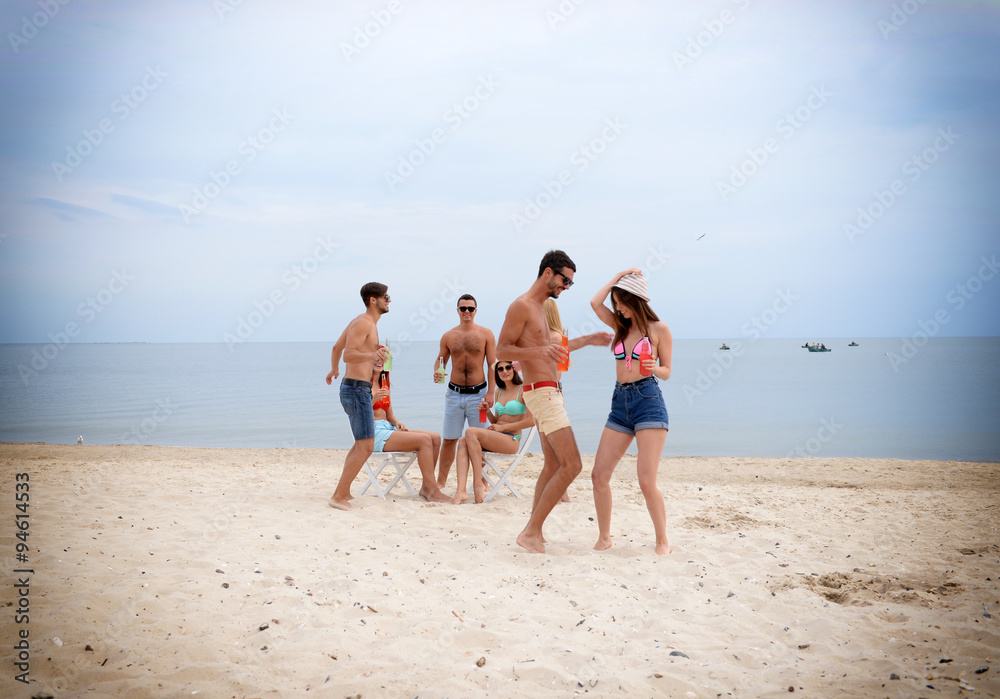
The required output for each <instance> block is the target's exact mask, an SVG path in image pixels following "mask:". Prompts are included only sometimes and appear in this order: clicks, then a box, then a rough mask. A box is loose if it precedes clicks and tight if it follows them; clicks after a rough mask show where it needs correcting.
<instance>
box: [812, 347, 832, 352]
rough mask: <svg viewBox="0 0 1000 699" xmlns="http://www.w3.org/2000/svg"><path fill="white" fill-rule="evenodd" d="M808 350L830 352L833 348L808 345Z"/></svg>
mask: <svg viewBox="0 0 1000 699" xmlns="http://www.w3.org/2000/svg"><path fill="white" fill-rule="evenodd" d="M809 351H810V352H832V351H833V350H832V349H830V348H829V347H810V348H809Z"/></svg>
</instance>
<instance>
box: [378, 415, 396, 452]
mask: <svg viewBox="0 0 1000 699" xmlns="http://www.w3.org/2000/svg"><path fill="white" fill-rule="evenodd" d="M395 431H396V428H395V427H393V426H392V423H391V422H389V421H388V420H376V421H375V451H377V452H381V451H382V450H383V449H384V448H385V443H386V442H387V441H389V437H391V436H392V433H393V432H395Z"/></svg>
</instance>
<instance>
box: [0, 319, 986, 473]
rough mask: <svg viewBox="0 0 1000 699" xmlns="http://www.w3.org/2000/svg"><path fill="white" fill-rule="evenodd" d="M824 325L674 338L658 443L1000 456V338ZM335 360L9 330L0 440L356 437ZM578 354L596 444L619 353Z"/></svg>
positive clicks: (346, 441)
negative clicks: (811, 344)
mask: <svg viewBox="0 0 1000 699" xmlns="http://www.w3.org/2000/svg"><path fill="white" fill-rule="evenodd" d="M390 339H391V338H390ZM820 340H821V341H823V342H825V343H826V346H827V347H830V348H832V349H833V351H832V352H827V353H811V352H808V351H806V350H805V349H802V348H801V345H802V341H797V340H789V339H760V340H757V341H753V342H742V343H735V342H731V344H732V346H733V349H732V350H731V351H729V352H723V351H720V350H719V349H718V348H719V344H720V341H719V340H676V341H675V347H674V358H673V375H672V377H671V379H670V380H669V381H666V382H661V387H662V389H663V392H664V397H665V399H666V403H667V410H668V412H669V415H670V428H671V429H670V434H669V435H668V437H667V441H666V444H665V446H664V451H663V453H664V455H665V456H746V457H784V456H817V457H844V456H851V457H874V458H879V457H887V458H903V459H937V460H962V461H1000V428H998V423H1000V421H998V417H1000V391H998V388H1000V364H998V361H997V359H998V356H1000V339H998V338H933V339H930V340H929V341H927V342H926V343H925V344H924V345H922V346H920V347H917V346H915V345H913V344H907V343H905V342H904V341H903V340H900V339H888V338H874V339H873V338H863V339H859V340H858V342H859V344H860V346H859V347H848V346H847V345H848V342H849V340H847V339H822V338H820ZM396 344H397V343H394V345H393V351H394V355H395V357H394V365H393V372H392V380H393V404H394V407H395V410H396V414H397V416H398V417H399V418H400V419H401V420H402V421H403V422H405V423H406V424H407V425H408V426H409V427H411V428H415V429H426V430H434V431H440V429H441V421H442V416H443V407H444V395H443V394H444V391H445V390H447V389H445V388H444V387H443V386H441V385H438V384H434V383H433V382H432V380H431V374H432V370H433V364H434V357H435V356H436V353H437V343H436V342H413V343H411V344H409V345H407V346H405V347H398V346H396ZM329 362H330V343H247V344H243V345H237V346H234V347H233V348H232V351H230V349H229V348H228V347H227V346H226V345H225V344H69V345H65V346H63V347H61V348H59V347H56V346H55V345H0V440H2V441H8V442H50V443H60V444H68V443H74V442H76V440H77V437H78V436H83V438H84V441H85V442H86V443H89V444H122V443H127V444H158V445H166V446H195V447H262V448H337V449H343V448H347V447H349V446H350V445H351V444H352V438H351V434H350V429H349V426H348V423H347V418H346V416H345V415H344V413H343V410H342V409H341V407H340V401H339V398H338V382H336V381H335V382H334V384H333V385H332V386H328V385H327V384H326V382H325V377H326V373H327V372H328V371H329ZM573 362H574V367H573V368H572V369H570V371H569V372H567V373H566V374H565V375H564V377H563V383H564V390H565V394H566V405H567V410H568V412H569V415H570V419H571V421H572V423H573V426H574V432H575V434H576V438H577V442H578V444H579V446H580V450H581V452H583V453H588V454H593V453H595V452H596V450H597V445H598V442H599V440H600V435H601V431H602V429H603V426H604V422H605V420H606V418H607V413H608V410H609V407H610V401H611V391H612V387H613V385H614V360H613V358H612V357H611V354H610V351H609V350H608V349H606V348H596V347H588V348H584V349H582V350H580V351H578V352H574V353H573ZM537 448H538V447H537V445H536V447H535V449H536V450H537ZM632 451H633V453H634V447H633V450H632Z"/></svg>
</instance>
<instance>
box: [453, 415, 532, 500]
mask: <svg viewBox="0 0 1000 699" xmlns="http://www.w3.org/2000/svg"><path fill="white" fill-rule="evenodd" d="M537 432H538V427H532V428H531V429H530V430H528V433H527V434H526V435H524V436H523V437H521V446H520V447H518V450H517V451H516V452H514V453H513V454H498V453H496V452H493V451H484V452H483V478H485V479H486V482H487V483H488V484H489V486H490V492H488V493H487V494H486V497H485V498H484V500H485V502H489V501H490V500H492V499H493V498H494V497H495V496H496V495H497V494H498V493H499V492H500V491H501V490H502V489H503V488H504V487H505V486H506V487H507V489H508V490H510V492H511V493H513V494H514V495H515V496H517V497H521V494H520V493H519V492H517V488H515V487H514V484H513V483H511V481H510V477H511V476H512V475H514V469H515V468H516V467H517V464H518V463H519V462H520V461H521V457H523V456H524V455H525V454H527V453H528V448H529V447H530V446H531V443H532V441H534V439H535V434H536V433H537ZM497 459H510V460H511V461H510V463H509V464H507V468H506V469H501V468H500V467H499V466H498V465H497V464H496V460H497ZM491 470H492V471H493V473H492V474H491V473H490V471H491ZM470 473H471V469H470ZM494 476H496V480H494ZM472 490H473V484H472V483H470V484H469V492H470V493H471V492H472Z"/></svg>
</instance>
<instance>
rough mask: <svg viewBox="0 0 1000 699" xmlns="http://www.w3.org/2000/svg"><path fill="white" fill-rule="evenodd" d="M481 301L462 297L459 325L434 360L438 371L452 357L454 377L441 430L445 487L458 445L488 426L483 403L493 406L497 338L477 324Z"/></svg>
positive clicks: (440, 468)
mask: <svg viewBox="0 0 1000 699" xmlns="http://www.w3.org/2000/svg"><path fill="white" fill-rule="evenodd" d="M478 306H479V304H477V303H476V299H475V298H474V297H473V296H472V294H462V296H460V297H459V299H458V309H457V310H458V325H456V326H455V327H454V328H452V329H451V330H449V331H448V332H446V333H445V334H444V335H442V336H441V348H440V350H439V351H438V358H437V359H435V360H434V371H435V372H436V371H437V369H438V366H439V365H440V363H441V361H442V360H443V361H444V363H445V365H447V364H448V360H449V359H450V360H451V376H450V377H449V381H448V389H447V390H446V391H445V398H444V427H443V428H442V430H441V455H440V456H439V457H438V476H437V483H438V487H439V488H443V487H444V486H445V484H446V483H447V481H448V472H449V471H450V470H451V464H452V462H454V461H455V447H456V445H457V444H458V440H459V438H460V437H461V436H462V433H463V432H464V431H465V426H466V423H468V425H469V427H482V428H486V427H488V426H489V423H482V422H480V421H479V403H480V401H482V400H485V401H486V404H487V405H490V406H492V405H493V388H494V386H495V383H496V382H495V380H494V377H493V372H492V371H488V368H489V367H491V366H493V362H495V361H496V347H497V343H496V338H495V337H494V335H493V331H492V330H490V329H489V328H484V327H483V326H482V325H478V324H476V320H475V318H476V311H477V310H478Z"/></svg>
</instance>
